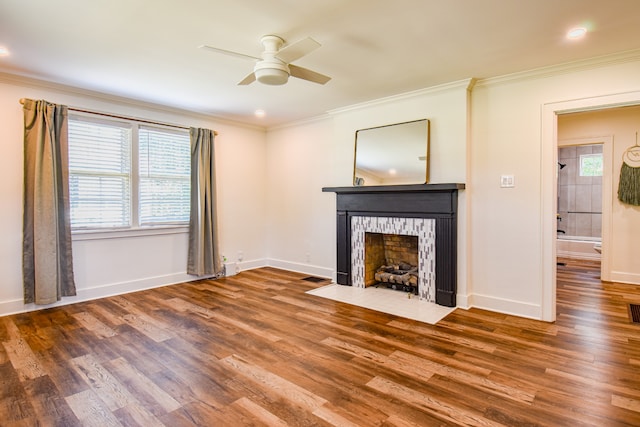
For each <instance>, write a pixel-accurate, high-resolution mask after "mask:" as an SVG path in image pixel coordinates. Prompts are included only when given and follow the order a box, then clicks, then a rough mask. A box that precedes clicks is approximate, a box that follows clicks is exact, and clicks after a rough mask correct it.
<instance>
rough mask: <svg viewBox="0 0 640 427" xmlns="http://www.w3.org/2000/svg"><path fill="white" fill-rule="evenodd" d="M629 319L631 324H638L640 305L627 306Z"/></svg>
mask: <svg viewBox="0 0 640 427" xmlns="http://www.w3.org/2000/svg"><path fill="white" fill-rule="evenodd" d="M629 317H630V318H631V322H632V323H640V304H629Z"/></svg>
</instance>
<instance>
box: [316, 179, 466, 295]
mask: <svg viewBox="0 0 640 427" xmlns="http://www.w3.org/2000/svg"><path fill="white" fill-rule="evenodd" d="M462 189H464V184H418V185H391V186H367V187H325V188H323V189H322V191H323V192H333V193H336V197H337V199H336V219H337V224H336V225H337V227H336V230H337V236H336V237H337V241H336V244H337V259H336V270H337V271H336V281H337V283H338V284H341V285H347V286H351V285H353V284H354V280H353V279H354V277H355V279H356V280H360V278H359V273H358V272H357V269H354V268H353V264H352V255H353V256H357V254H355V253H354V254H352V249H354V248H357V245H352V243H353V242H352V221H354V218H355V219H358V220H359V221H357V223H358V224H359V223H361V222H362V221H360V220H361V219H362V218H360V217H364V218H366V219H367V220H369V219H371V218H380V219H383V218H384V219H391V220H393V222H392V224H395V223H403V221H402V219H403V218H418V219H426V220H433V221H427V222H426V223H427V224H428V225H429V226H432V225H433V224H434V226H433V231H434V233H433V234H434V235H435V239H433V238H432V237H430V232H429V233H427V234H428V236H427V234H425V237H424V238H421V241H422V242H423V243H421V245H420V247H419V250H420V251H422V252H423V253H424V254H425V255H424V257H430V256H432V257H433V259H434V265H435V268H434V270H435V271H423V272H420V273H419V274H421V275H422V277H423V282H424V285H423V286H424V289H423V291H421V292H422V295H421V296H428V294H429V292H430V290H429V289H428V286H430V282H435V285H434V291H435V298H434V299H435V302H436V303H437V304H439V305H444V306H448V307H455V306H456V290H457V283H456V282H457V274H456V271H457V213H458V190H462ZM405 222H407V221H405ZM408 222H412V221H408ZM416 222H418V221H416ZM398 227H404V224H401V225H398ZM415 227H416V228H420V230H422V229H423V228H424V227H423V225H422V224H421V223H419V222H418V225H416V226H415ZM420 233H422V231H420V232H416V233H415V234H420ZM433 240H435V242H433ZM355 250H356V251H357V249H355ZM433 252H434V253H433ZM430 274H431V275H433V277H431V276H429V275H430ZM363 280H364V279H363ZM363 283H364V282H363ZM356 286H360V285H359V284H356ZM362 287H364V284H363V285H362Z"/></svg>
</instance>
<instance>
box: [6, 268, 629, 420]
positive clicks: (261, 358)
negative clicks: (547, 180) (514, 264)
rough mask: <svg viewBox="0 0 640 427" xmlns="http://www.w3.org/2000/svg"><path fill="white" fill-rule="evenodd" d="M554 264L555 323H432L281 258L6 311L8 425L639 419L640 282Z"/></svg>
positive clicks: (466, 317) (459, 317) (470, 316)
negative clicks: (215, 275)
mask: <svg viewBox="0 0 640 427" xmlns="http://www.w3.org/2000/svg"><path fill="white" fill-rule="evenodd" d="M598 275H599V271H598V266H597V265H596V264H593V263H589V262H579V263H578V262H572V261H570V260H567V266H561V267H558V304H557V309H558V318H557V321H556V322H555V323H553V324H550V323H544V322H538V321H533V320H527V319H522V318H517V317H513V316H507V315H503V314H496V313H491V312H487V311H483V310H478V309H471V310H469V311H465V310H461V309H458V310H456V311H455V312H454V313H452V314H451V315H449V316H447V317H446V318H445V319H444V320H443V321H442V322H440V323H439V324H438V325H436V326H431V325H428V324H424V323H419V322H415V321H411V320H407V319H403V318H399V317H395V316H392V315H387V314H383V313H379V312H374V311H370V310H367V309H363V308H359V307H354V306H349V305H346V304H343V303H339V302H334V301H331V300H328V299H323V298H319V297H315V296H312V295H308V294H305V293H304V292H305V291H306V290H309V289H312V288H315V287H319V286H322V285H324V284H327V283H326V282H325V283H312V282H309V281H305V280H302V279H303V278H304V277H305V276H304V275H301V274H296V273H290V272H284V271H279V270H275V269H271V268H263V269H259V270H253V271H247V272H243V273H241V274H239V275H237V276H233V277H230V278H226V279H221V280H218V281H215V282H213V281H199V282H193V283H187V284H181V285H174V286H167V287H163V288H158V289H153V290H148V291H143V292H137V293H132V294H127V295H121V296H115V297H110V298H104V299H100V300H95V301H90V302H85V303H79V304H75V305H70V306H65V307H60V308H54V309H48V310H43V311H38V312H33V313H27V314H20V315H14V316H6V317H3V318H0V343H1V345H0V425H2V426H35V425H43V426H53V425H60V426H76V425H78V426H79V425H86V426H112V425H113V426H116V425H127V426H129V425H131V426H134V425H140V426H159V425H166V426H191V425H203V426H214V425H215V426H244V425H268V426H285V425H292V426H302V425H305V426H306V425H308V426H311V425H319V426H326V425H336V426H375V425H378V426H398V427H400V426H402V427H405V426H442V425H478V426H497V425H507V426H536V425H540V426H618V425H620V426H622V425H629V426H631V425H635V426H637V425H640V325H637V324H632V323H630V322H629V318H628V313H627V310H628V303H629V302H635V303H640V287H637V286H631V285H621V284H609V283H602V282H600V280H599V278H598Z"/></svg>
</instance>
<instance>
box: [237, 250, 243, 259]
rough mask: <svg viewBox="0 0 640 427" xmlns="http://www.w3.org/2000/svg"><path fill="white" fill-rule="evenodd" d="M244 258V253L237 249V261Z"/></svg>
mask: <svg viewBox="0 0 640 427" xmlns="http://www.w3.org/2000/svg"><path fill="white" fill-rule="evenodd" d="M243 258H244V253H243V252H242V251H238V261H242V259H243Z"/></svg>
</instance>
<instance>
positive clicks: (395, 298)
mask: <svg viewBox="0 0 640 427" xmlns="http://www.w3.org/2000/svg"><path fill="white" fill-rule="evenodd" d="M307 293H308V294H311V295H316V296H319V297H322V298H327V299H331V300H334V301H339V302H344V303H347V304H351V305H355V306H358V307H363V308H368V309H371V310H376V311H380V312H383V313H387V314H393V315H395V316H399V317H404V318H407V319H413V320H417V321H419V322H424V323H428V324H430V325H435V324H436V323H437V322H439V321H440V320H442V319H443V318H444V317H445V316H447V315H448V314H450V313H451V312H453V311H454V310H455V307H444V306H441V305H438V304H435V303H432V302H428V301H425V300H420V299H419V298H418V297H416V296H413V297H412V298H410V299H409V298H407V294H406V293H405V292H399V291H395V290H393V289H387V288H375V287H368V288H356V287H354V286H343V285H338V284H331V285H327V286H323V287H321V288H317V289H312V290H310V291H307Z"/></svg>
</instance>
